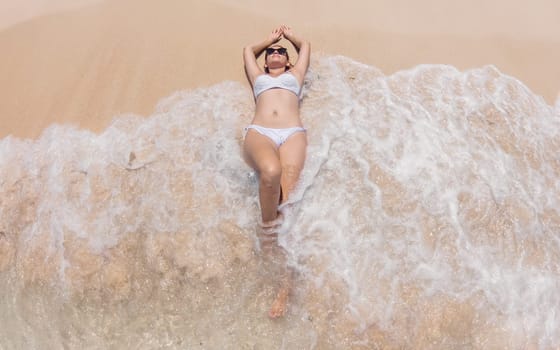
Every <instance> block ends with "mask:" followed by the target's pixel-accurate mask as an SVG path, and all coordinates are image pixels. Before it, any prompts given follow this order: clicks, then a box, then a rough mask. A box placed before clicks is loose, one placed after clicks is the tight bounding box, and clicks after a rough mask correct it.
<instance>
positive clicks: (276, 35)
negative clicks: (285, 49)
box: [268, 26, 283, 44]
mask: <svg viewBox="0 0 560 350" xmlns="http://www.w3.org/2000/svg"><path fill="white" fill-rule="evenodd" d="M282 34H283V30H282V26H280V27H278V28H276V29H274V30H272V33H270V35H269V36H268V40H269V41H271V42H272V44H274V43H277V42H278V41H280V39H282Z"/></svg>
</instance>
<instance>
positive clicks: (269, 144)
mask: <svg viewBox="0 0 560 350" xmlns="http://www.w3.org/2000/svg"><path fill="white" fill-rule="evenodd" d="M243 153H244V156H245V161H246V162H247V163H248V164H249V165H250V166H251V167H252V168H253V169H255V171H256V172H257V173H258V174H259V201H260V205H261V215H262V221H263V223H265V224H266V223H267V222H270V221H273V220H274V219H276V217H277V216H278V203H279V200H280V179H281V173H282V165H281V164H280V155H279V153H278V150H277V149H276V145H275V144H274V142H273V141H272V140H271V139H270V138H268V137H267V136H264V135H261V134H259V133H258V132H257V131H255V130H252V129H249V130H248V131H247V134H246V135H245V142H244V144H243Z"/></svg>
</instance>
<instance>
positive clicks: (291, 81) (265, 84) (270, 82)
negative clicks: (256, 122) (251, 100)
mask: <svg viewBox="0 0 560 350" xmlns="http://www.w3.org/2000/svg"><path fill="white" fill-rule="evenodd" d="M270 89H285V90H290V91H291V92H293V93H294V94H296V96H298V97H299V93H300V92H301V88H300V86H299V83H298V81H297V79H296V77H295V76H294V75H293V74H292V73H289V72H286V73H282V74H280V75H279V76H277V77H273V76H270V75H268V74H261V75H259V76H258V77H257V78H256V79H255V84H254V86H253V93H254V94H255V98H257V97H259V95H260V94H262V93H263V92H265V91H266V90H270Z"/></svg>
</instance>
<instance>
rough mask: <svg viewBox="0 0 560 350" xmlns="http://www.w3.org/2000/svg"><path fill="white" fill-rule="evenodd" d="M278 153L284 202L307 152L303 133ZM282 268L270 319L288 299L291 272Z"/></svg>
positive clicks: (279, 251) (280, 313)
mask: <svg viewBox="0 0 560 350" xmlns="http://www.w3.org/2000/svg"><path fill="white" fill-rule="evenodd" d="M278 151H279V154H280V164H281V166H282V175H281V178H280V184H281V186H282V202H285V201H286V200H287V199H288V196H289V195H290V193H291V192H292V190H293V189H294V188H295V186H296V184H297V182H298V179H299V175H300V174H301V171H302V170H303V165H304V163H305V155H306V151H307V136H306V134H305V132H297V133H295V134H293V135H291V136H290V137H289V138H288V139H287V140H286V142H284V143H283V144H282V146H280V148H279V149H278ZM276 250H277V251H276V252H275V253H276V255H280V256H281V258H282V260H284V264H286V262H285V258H286V257H285V253H286V252H285V251H284V250H283V249H282V248H281V247H279V246H277V248H276ZM284 268H285V270H284V273H283V276H281V280H280V289H279V290H278V293H277V294H276V298H275V299H274V301H273V302H272V305H271V307H270V311H269V312H268V315H269V316H270V317H271V318H277V317H280V316H283V315H284V314H285V313H286V309H287V305H288V299H289V295H290V291H291V289H292V280H293V271H292V270H291V269H290V268H289V267H288V266H285V267H284Z"/></svg>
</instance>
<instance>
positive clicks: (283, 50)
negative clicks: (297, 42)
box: [266, 47, 288, 56]
mask: <svg viewBox="0 0 560 350" xmlns="http://www.w3.org/2000/svg"><path fill="white" fill-rule="evenodd" d="M275 52H278V54H279V55H283V56H286V55H287V54H288V49H286V48H285V47H269V48H267V49H266V55H267V56H268V55H272V54H273V53H275Z"/></svg>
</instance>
